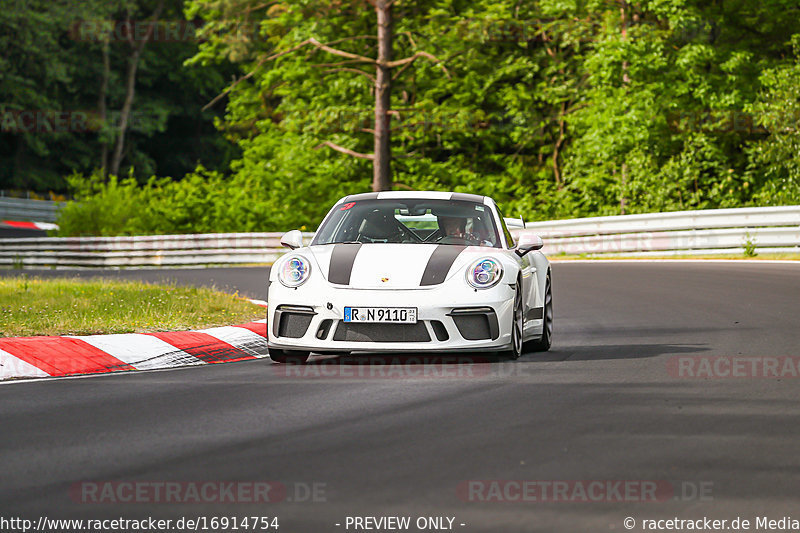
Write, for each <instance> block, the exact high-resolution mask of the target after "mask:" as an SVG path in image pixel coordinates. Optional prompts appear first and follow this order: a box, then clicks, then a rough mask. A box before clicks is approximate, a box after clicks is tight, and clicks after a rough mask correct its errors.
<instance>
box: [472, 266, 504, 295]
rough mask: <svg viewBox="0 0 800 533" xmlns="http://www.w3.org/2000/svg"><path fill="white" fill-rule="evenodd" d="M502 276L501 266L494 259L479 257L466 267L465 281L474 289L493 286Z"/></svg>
mask: <svg viewBox="0 0 800 533" xmlns="http://www.w3.org/2000/svg"><path fill="white" fill-rule="evenodd" d="M502 277H503V267H502V266H500V263H499V262H497V261H495V260H494V259H489V258H485V259H481V260H479V261H476V262H474V263H472V265H471V266H470V267H469V268H468V269H467V282H468V283H469V284H470V285H472V286H473V287H475V288H476V289H488V288H489V287H494V286H495V285H497V283H498V282H499V281H500V278H502Z"/></svg>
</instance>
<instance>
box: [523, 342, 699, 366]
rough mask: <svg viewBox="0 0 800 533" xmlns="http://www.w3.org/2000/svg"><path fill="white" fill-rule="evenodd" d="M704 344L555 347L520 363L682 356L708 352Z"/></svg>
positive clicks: (529, 355) (527, 356) (528, 355)
mask: <svg viewBox="0 0 800 533" xmlns="http://www.w3.org/2000/svg"><path fill="white" fill-rule="evenodd" d="M709 349H710V348H708V347H707V346H706V345H704V344H663V343H654V344H594V345H585V346H583V345H581V346H569V345H567V346H561V345H554V346H553V347H552V348H551V349H550V351H549V352H540V353H535V352H532V353H526V354H524V355H523V356H522V357H521V358H520V359H519V362H523V363H547V362H556V361H558V362H560V361H598V360H611V359H645V358H648V357H658V356H659V355H681V354H691V353H701V352H705V351H708V350H709Z"/></svg>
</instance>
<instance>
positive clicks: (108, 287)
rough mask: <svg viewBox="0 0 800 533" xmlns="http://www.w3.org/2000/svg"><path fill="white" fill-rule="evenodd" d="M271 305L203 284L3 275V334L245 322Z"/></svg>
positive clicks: (168, 328)
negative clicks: (195, 285)
mask: <svg viewBox="0 0 800 533" xmlns="http://www.w3.org/2000/svg"><path fill="white" fill-rule="evenodd" d="M265 316H266V310H265V309H263V308H261V307H259V306H257V305H255V304H252V303H250V302H249V301H247V300H245V299H243V298H240V297H239V296H238V295H232V294H227V293H223V292H220V291H217V290H214V289H209V288H202V287H180V286H177V285H174V284H167V285H156V284H150V283H142V282H137V281H119V280H107V279H103V280H81V279H77V278H51V279H42V278H35V277H32V278H29V277H27V276H26V275H23V276H21V277H13V278H11V277H9V278H0V336H2V337H29V336H36V335H94V334H102V333H149V332H155V331H180V330H188V329H202V328H208V327H214V326H226V325H232V324H242V323H245V322H249V321H251V320H259V319H263V318H264V317H265Z"/></svg>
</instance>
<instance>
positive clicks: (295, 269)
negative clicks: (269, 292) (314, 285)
mask: <svg viewBox="0 0 800 533" xmlns="http://www.w3.org/2000/svg"><path fill="white" fill-rule="evenodd" d="M310 274H311V265H310V264H309V263H308V260H307V259H305V258H303V257H300V256H299V255H295V256H292V257H290V258H289V259H287V260H286V261H284V262H283V266H281V269H280V271H279V272H278V280H280V282H281V283H283V284H284V285H286V286H287V287H299V286H300V285H302V284H303V283H305V281H306V280H307V279H308V276H309V275H310Z"/></svg>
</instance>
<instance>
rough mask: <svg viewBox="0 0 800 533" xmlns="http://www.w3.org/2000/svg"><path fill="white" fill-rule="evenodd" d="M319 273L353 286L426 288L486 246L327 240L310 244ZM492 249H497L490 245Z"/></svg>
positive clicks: (455, 270)
mask: <svg viewBox="0 0 800 533" xmlns="http://www.w3.org/2000/svg"><path fill="white" fill-rule="evenodd" d="M309 250H310V251H311V253H312V255H313V256H314V259H315V260H316V263H317V266H318V267H319V269H320V271H321V272H322V275H323V276H324V277H325V279H326V280H328V282H329V283H331V284H333V285H339V286H342V287H349V288H353V289H385V290H393V289H425V288H430V287H432V286H435V285H439V284H441V283H442V282H444V281H445V280H446V279H448V278H450V277H451V276H453V275H455V273H457V271H458V270H459V269H462V268H464V265H465V263H466V262H468V261H469V260H470V259H471V257H472V256H473V255H476V253H479V252H480V251H483V253H486V250H487V249H485V248H481V247H468V246H456V245H443V244H441V245H439V244H387V243H380V244H378V243H375V244H357V243H356V244H328V245H320V246H311V247H310V248H309ZM489 250H491V251H493V252H494V251H496V249H493V248H490V249H489Z"/></svg>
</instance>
